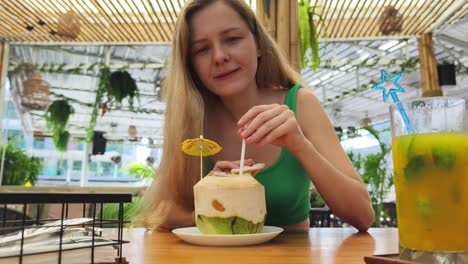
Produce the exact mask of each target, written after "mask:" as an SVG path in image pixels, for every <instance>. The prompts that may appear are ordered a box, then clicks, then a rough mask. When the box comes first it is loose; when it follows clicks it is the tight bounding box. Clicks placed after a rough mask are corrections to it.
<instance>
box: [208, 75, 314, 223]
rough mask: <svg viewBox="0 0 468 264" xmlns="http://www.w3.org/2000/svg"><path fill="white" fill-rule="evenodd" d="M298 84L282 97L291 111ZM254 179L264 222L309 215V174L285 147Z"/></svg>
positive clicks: (290, 219)
mask: <svg viewBox="0 0 468 264" xmlns="http://www.w3.org/2000/svg"><path fill="white" fill-rule="evenodd" d="M301 87H302V86H301V85H299V84H296V85H294V86H293V87H292V88H291V89H289V90H288V92H287V94H286V97H285V99H284V104H285V105H287V106H288V107H289V109H291V110H292V111H293V112H294V113H296V99H297V92H298V90H299V89H300V88H301ZM256 162H261V161H256ZM207 163H209V164H207V167H208V168H209V170H211V169H212V168H213V167H214V163H213V161H212V159H208V162H207ZM209 170H208V171H209ZM255 179H256V180H257V181H258V182H260V183H261V184H262V185H263V186H264V187H265V200H266V207H267V219H266V221H265V225H270V226H279V227H284V226H288V225H292V224H296V223H299V222H302V221H304V220H306V219H307V218H308V217H309V210H310V178H309V176H308V175H307V172H306V171H305V169H304V168H303V166H302V164H301V163H300V162H299V161H298V160H297V159H296V158H295V157H294V156H293V155H292V154H291V153H290V152H289V151H288V150H287V149H285V148H282V149H281V152H280V155H279V158H278V159H277V160H276V162H275V163H273V164H272V165H271V166H269V167H267V168H265V169H263V170H261V171H260V172H259V173H258V174H257V175H256V176H255Z"/></svg>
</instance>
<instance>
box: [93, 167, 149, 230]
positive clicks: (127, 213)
mask: <svg viewBox="0 0 468 264" xmlns="http://www.w3.org/2000/svg"><path fill="white" fill-rule="evenodd" d="M120 171H122V172H125V173H127V174H129V175H131V176H134V177H136V178H137V179H143V180H151V179H153V178H154V177H156V170H155V169H154V168H153V164H152V163H151V162H150V161H148V160H147V164H145V165H142V164H140V163H138V162H133V163H130V164H129V165H127V166H125V167H122V168H121V169H120ZM142 202H143V199H142V197H141V196H135V197H133V199H132V202H131V203H126V204H125V205H124V214H123V220H124V221H132V219H134V217H135V216H137V215H138V213H140V209H141V205H142ZM118 213H119V205H118V204H107V205H105V206H104V208H103V210H102V219H105V220H114V219H118ZM126 226H127V227H130V226H131V224H127V225H126Z"/></svg>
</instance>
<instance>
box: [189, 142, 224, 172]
mask: <svg viewBox="0 0 468 264" xmlns="http://www.w3.org/2000/svg"><path fill="white" fill-rule="evenodd" d="M181 148H182V151H183V152H184V153H185V154H188V155H191V156H200V179H201V178H202V177H203V157H207V156H211V155H214V154H216V153H218V152H220V151H221V149H222V148H221V146H219V145H218V143H216V142H214V141H212V140H209V139H206V138H203V136H200V138H192V139H186V140H184V142H182V144H181Z"/></svg>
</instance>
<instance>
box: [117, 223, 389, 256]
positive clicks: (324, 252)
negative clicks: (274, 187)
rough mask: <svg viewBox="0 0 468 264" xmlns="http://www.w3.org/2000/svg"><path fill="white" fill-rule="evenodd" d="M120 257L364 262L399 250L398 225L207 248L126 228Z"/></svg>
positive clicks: (313, 231) (317, 231)
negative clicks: (366, 230) (371, 257)
mask: <svg viewBox="0 0 468 264" xmlns="http://www.w3.org/2000/svg"><path fill="white" fill-rule="evenodd" d="M124 239H125V240H129V241H131V243H130V244H126V245H125V246H124V250H123V255H124V256H125V257H126V258H127V260H128V261H130V263H131V264H140V263H155V264H164V263H177V264H179V263H200V264H211V263H213V264H229V263H236V264H255V263H282V264H286V263H288V264H294V263H320V264H322V263H360V264H362V263H364V260H363V258H364V256H368V255H373V254H393V253H397V252H398V232H397V229H396V228H374V229H370V230H369V232H367V233H357V230H356V229H353V228H311V229H310V230H309V233H282V234H280V235H279V236H278V237H276V238H275V239H273V240H271V241H270V242H267V243H265V244H260V245H254V246H244V247H208V246H197V245H192V244H189V243H186V242H184V241H183V240H181V239H179V238H178V237H176V236H175V235H174V234H172V233H169V232H151V231H148V232H146V231H145V229H140V228H135V229H133V228H132V229H125V231H124Z"/></svg>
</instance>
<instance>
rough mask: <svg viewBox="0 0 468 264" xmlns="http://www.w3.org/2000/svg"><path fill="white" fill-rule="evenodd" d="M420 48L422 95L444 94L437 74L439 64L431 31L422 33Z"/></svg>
mask: <svg viewBox="0 0 468 264" xmlns="http://www.w3.org/2000/svg"><path fill="white" fill-rule="evenodd" d="M418 48H419V65H420V69H419V71H420V72H421V86H422V96H423V97H431V96H442V95H443V92H442V89H441V88H440V85H439V77H438V76H437V65H436V61H435V55H434V46H433V44H432V34H431V33H424V34H422V35H421V37H420V38H419V43H418Z"/></svg>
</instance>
